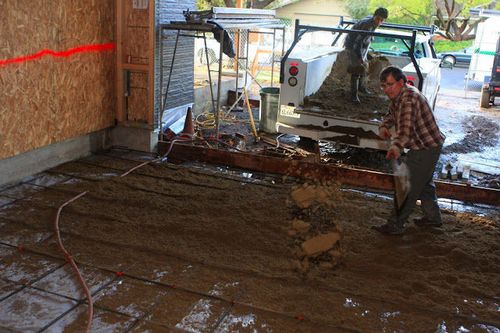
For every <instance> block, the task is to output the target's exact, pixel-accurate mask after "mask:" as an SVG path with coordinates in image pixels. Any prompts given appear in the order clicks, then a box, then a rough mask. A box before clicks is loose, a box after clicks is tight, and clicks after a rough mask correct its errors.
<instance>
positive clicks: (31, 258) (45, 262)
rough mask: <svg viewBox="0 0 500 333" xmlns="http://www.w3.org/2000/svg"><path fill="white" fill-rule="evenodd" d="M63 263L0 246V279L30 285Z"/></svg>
mask: <svg viewBox="0 0 500 333" xmlns="http://www.w3.org/2000/svg"><path fill="white" fill-rule="evenodd" d="M63 264H64V261H62V260H56V259H52V258H49V257H46V256H42V255H38V254H33V253H29V252H27V251H19V250H17V249H14V248H11V247H7V246H0V278H1V279H4V280H7V281H12V282H16V283H22V284H30V283H33V282H35V281H36V280H38V279H40V278H41V277H43V276H45V275H46V274H48V273H50V272H51V271H54V270H55V269H57V268H58V267H60V266H62V265H63Z"/></svg>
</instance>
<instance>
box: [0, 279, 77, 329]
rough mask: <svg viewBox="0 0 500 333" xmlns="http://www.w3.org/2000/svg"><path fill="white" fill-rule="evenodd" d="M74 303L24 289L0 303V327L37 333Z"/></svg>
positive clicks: (74, 303) (62, 298)
mask: <svg viewBox="0 0 500 333" xmlns="http://www.w3.org/2000/svg"><path fill="white" fill-rule="evenodd" d="M75 305H76V302H74V301H71V300H69V299H66V298H64V297H61V296H57V295H53V294H49V293H46V292H43V291H39V290H35V289H30V288H25V289H23V290H22V291H20V292H18V293H15V294H14V295H12V296H10V297H8V298H7V299H5V300H3V301H2V302H1V306H0V327H8V328H9V329H10V330H14V331H16V332H38V331H40V330H41V329H43V328H44V327H45V326H47V325H49V324H51V323H52V322H53V321H54V320H55V319H56V318H57V317H59V316H62V315H63V314H65V313H66V312H68V311H70V310H71V309H72V308H73V307H74V306H75Z"/></svg>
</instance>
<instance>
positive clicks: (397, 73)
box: [380, 66, 407, 83]
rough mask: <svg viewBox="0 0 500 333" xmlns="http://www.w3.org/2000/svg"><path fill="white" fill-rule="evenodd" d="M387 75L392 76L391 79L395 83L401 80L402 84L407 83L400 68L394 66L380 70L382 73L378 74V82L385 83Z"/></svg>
mask: <svg viewBox="0 0 500 333" xmlns="http://www.w3.org/2000/svg"><path fill="white" fill-rule="evenodd" d="M389 74H390V75H392V77H393V78H394V80H396V81H399V80H403V82H405V83H406V81H407V80H406V75H404V73H403V71H402V70H401V68H399V67H396V66H388V67H386V68H384V69H383V70H382V72H380V82H385V81H387V77H388V76H389Z"/></svg>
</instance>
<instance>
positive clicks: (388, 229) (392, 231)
mask: <svg viewBox="0 0 500 333" xmlns="http://www.w3.org/2000/svg"><path fill="white" fill-rule="evenodd" d="M372 229H374V230H377V231H378V232H380V233H382V234H386V235H402V234H404V232H405V227H404V226H399V225H396V224H394V223H386V224H382V225H374V226H372Z"/></svg>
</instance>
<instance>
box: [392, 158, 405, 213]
mask: <svg viewBox="0 0 500 333" xmlns="http://www.w3.org/2000/svg"><path fill="white" fill-rule="evenodd" d="M391 163H392V172H393V174H394V189H395V201H396V207H397V210H398V211H399V209H401V206H403V203H404V202H405V200H406V197H407V196H408V193H409V192H410V169H409V168H408V166H407V165H406V163H404V162H398V160H396V159H395V158H393V159H392V160H391Z"/></svg>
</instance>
